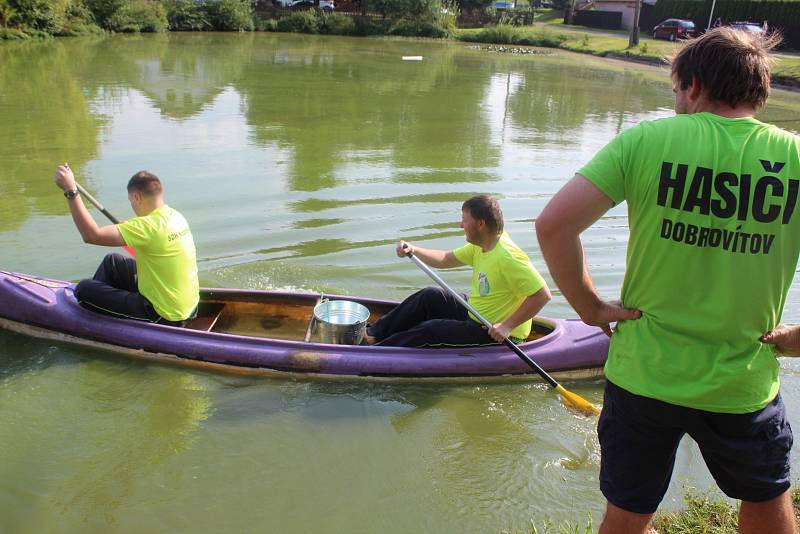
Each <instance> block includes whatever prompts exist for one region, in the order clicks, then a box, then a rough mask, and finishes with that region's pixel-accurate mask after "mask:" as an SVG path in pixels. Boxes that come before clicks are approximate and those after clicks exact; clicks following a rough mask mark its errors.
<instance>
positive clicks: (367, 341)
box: [362, 334, 375, 345]
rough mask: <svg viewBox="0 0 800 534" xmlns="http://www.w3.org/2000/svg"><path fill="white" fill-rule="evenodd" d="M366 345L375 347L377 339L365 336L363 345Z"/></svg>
mask: <svg viewBox="0 0 800 534" xmlns="http://www.w3.org/2000/svg"><path fill="white" fill-rule="evenodd" d="M364 344H366V345H374V344H375V337H374V336H371V335H369V334H364V341H363V343H362V345H364Z"/></svg>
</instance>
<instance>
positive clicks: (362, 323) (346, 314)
mask: <svg viewBox="0 0 800 534" xmlns="http://www.w3.org/2000/svg"><path fill="white" fill-rule="evenodd" d="M314 319H315V320H316V322H317V324H318V325H319V336H320V340H321V341H322V342H323V343H333V344H336V345H358V344H360V343H361V340H362V339H364V334H365V333H366V332H367V320H368V319H369V310H368V309H367V308H366V306H362V305H361V304H359V303H358V302H352V301H349V300H323V301H322V302H320V303H319V304H317V305H316V306H314Z"/></svg>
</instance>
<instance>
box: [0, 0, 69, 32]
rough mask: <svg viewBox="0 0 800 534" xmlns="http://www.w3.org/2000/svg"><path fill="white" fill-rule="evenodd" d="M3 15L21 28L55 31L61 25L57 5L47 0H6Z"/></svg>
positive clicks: (61, 21)
mask: <svg viewBox="0 0 800 534" xmlns="http://www.w3.org/2000/svg"><path fill="white" fill-rule="evenodd" d="M4 11H6V12H7V13H8V15H4V17H7V18H9V19H11V20H12V21H13V22H14V25H15V26H18V27H20V28H21V29H25V28H31V29H33V30H39V31H42V32H45V33H49V34H54V33H57V32H58V31H59V30H60V29H61V27H62V25H63V16H62V14H61V13H59V11H60V10H59V6H58V5H56V3H55V2H50V1H49V0H8V1H7V2H5V9H4Z"/></svg>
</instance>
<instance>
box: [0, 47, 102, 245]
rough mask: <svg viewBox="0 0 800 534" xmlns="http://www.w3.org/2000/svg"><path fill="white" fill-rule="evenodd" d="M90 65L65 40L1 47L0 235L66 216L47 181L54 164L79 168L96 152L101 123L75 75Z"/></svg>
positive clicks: (85, 52) (84, 53)
mask: <svg viewBox="0 0 800 534" xmlns="http://www.w3.org/2000/svg"><path fill="white" fill-rule="evenodd" d="M90 61H91V53H90V51H89V50H87V49H85V48H78V49H76V48H75V47H72V46H69V44H68V43H66V42H64V41H55V42H53V41H49V42H31V43H22V44H13V45H0V65H2V69H0V160H2V162H3V166H2V169H0V232H6V231H9V230H14V229H17V228H19V227H20V226H21V225H22V224H23V223H24V222H25V221H26V220H27V219H28V217H30V216H31V215H33V214H39V215H55V214H58V215H62V214H65V213H68V212H69V211H68V210H67V206H66V203H65V202H64V201H63V198H59V195H57V194H55V195H54V194H53V192H54V191H55V188H54V186H53V184H52V181H51V178H50V177H51V176H52V174H53V171H54V169H55V165H56V164H57V163H58V162H63V161H69V162H70V164H71V165H72V166H73V168H75V169H77V170H80V169H82V168H83V166H84V165H85V163H86V162H87V161H89V160H90V159H93V158H95V157H97V155H98V138H99V136H100V133H101V130H102V127H103V124H104V122H105V118H104V117H102V116H98V115H96V114H93V113H92V112H91V110H90V107H89V102H88V100H87V98H86V95H85V93H84V91H85V87H84V85H83V84H82V83H81V80H80V78H79V75H78V73H79V72H81V71H82V70H83V69H84V68H87V66H88V64H89V63H90Z"/></svg>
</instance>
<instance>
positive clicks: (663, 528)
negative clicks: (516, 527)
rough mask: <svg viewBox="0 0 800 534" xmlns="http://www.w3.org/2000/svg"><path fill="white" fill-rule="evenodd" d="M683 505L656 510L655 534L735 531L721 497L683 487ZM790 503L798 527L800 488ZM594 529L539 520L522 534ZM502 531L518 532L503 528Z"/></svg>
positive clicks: (734, 512)
mask: <svg viewBox="0 0 800 534" xmlns="http://www.w3.org/2000/svg"><path fill="white" fill-rule="evenodd" d="M684 501H685V502H686V508H685V509H683V510H679V511H677V512H659V513H657V514H656V515H655V517H654V518H653V521H652V522H651V525H652V526H653V528H655V530H656V531H657V532H658V533H659V534H697V533H703V534H736V533H737V532H738V527H739V518H738V515H739V510H738V508H737V507H736V506H735V505H733V504H731V503H730V502H728V501H725V500H723V499H722V497H721V496H719V495H718V494H717V496H714V495H711V494H709V493H701V492H699V491H697V490H695V489H692V488H689V489H687V490H686V495H685V497H684ZM792 506H793V508H794V517H795V523H796V524H797V525H798V526H799V527H800V488H792ZM592 532H595V529H594V527H593V526H592V521H591V519H590V520H589V521H587V523H586V524H585V525H584V524H579V525H571V524H568V523H567V524H562V525H558V526H553V524H552V523H543V524H542V526H540V527H536V526H535V525H531V529H530V530H528V531H526V534H590V533H592ZM503 534H521V531H503Z"/></svg>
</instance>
